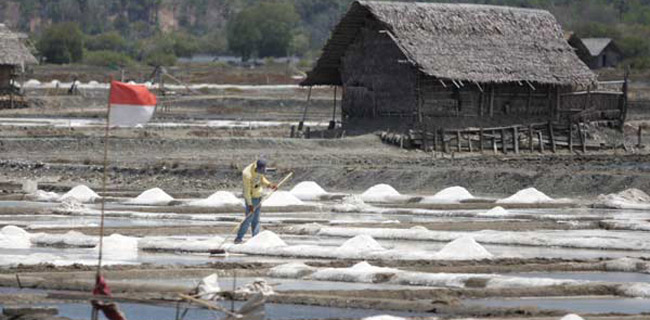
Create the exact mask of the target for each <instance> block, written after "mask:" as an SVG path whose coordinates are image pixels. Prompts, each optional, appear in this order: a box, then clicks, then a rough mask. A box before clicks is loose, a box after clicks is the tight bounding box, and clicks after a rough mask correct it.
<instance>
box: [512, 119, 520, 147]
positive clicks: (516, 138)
mask: <svg viewBox="0 0 650 320" xmlns="http://www.w3.org/2000/svg"><path fill="white" fill-rule="evenodd" d="M512 146H513V148H514V149H515V154H519V130H518V129H517V126H514V127H512Z"/></svg>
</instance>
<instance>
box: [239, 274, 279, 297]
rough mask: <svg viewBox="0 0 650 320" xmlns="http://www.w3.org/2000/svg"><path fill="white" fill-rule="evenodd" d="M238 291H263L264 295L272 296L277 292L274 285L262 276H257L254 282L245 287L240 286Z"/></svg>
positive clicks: (246, 292)
mask: <svg viewBox="0 0 650 320" xmlns="http://www.w3.org/2000/svg"><path fill="white" fill-rule="evenodd" d="M235 292H236V293H244V294H255V293H261V294H262V295H264V296H270V295H272V294H275V291H273V287H271V286H270V285H269V284H268V283H267V282H266V280H264V279H262V278H257V279H255V280H253V282H251V283H249V284H246V285H245V286H243V287H239V288H237V289H236V290H235Z"/></svg>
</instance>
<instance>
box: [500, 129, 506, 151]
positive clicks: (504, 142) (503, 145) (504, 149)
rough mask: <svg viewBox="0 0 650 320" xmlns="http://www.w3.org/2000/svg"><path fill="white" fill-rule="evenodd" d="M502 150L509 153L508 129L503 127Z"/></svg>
mask: <svg viewBox="0 0 650 320" xmlns="http://www.w3.org/2000/svg"><path fill="white" fill-rule="evenodd" d="M501 151H502V152H503V154H507V153H508V145H507V144H506V129H501Z"/></svg>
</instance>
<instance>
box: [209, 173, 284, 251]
mask: <svg viewBox="0 0 650 320" xmlns="http://www.w3.org/2000/svg"><path fill="white" fill-rule="evenodd" d="M292 177H293V172H289V174H288V175H287V176H286V177H284V179H282V180H280V182H278V184H277V188H275V190H272V191H271V192H269V194H267V195H266V196H265V197H264V198H262V201H260V203H258V204H257V205H256V206H255V207H254V208H253V210H252V211H250V212H249V213H248V214H247V215H246V216H245V217H244V219H243V220H242V221H240V222H239V223H238V224H237V225H235V227H234V228H233V229H232V230H230V232H229V233H228V234H227V235H226V237H225V238H223V241H222V242H221V244H220V245H219V247H217V248H216V249H213V250H210V254H224V253H226V250H224V249H221V247H222V246H223V245H224V244H225V243H226V241H228V238H229V237H230V235H232V234H233V233H235V232H236V231H237V230H239V228H240V227H241V225H242V223H244V221H246V219H248V217H250V216H251V215H252V214H253V213H254V212H255V211H257V209H259V208H260V206H261V205H262V203H264V201H266V200H267V199H268V198H270V197H271V195H272V194H273V193H274V192H275V191H277V190H278V189H280V187H281V186H282V185H283V184H284V183H285V182H287V181H289V179H291V178H292Z"/></svg>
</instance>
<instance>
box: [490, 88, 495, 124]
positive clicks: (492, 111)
mask: <svg viewBox="0 0 650 320" xmlns="http://www.w3.org/2000/svg"><path fill="white" fill-rule="evenodd" d="M493 116H494V85H493V84H492V85H490V117H493Z"/></svg>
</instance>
